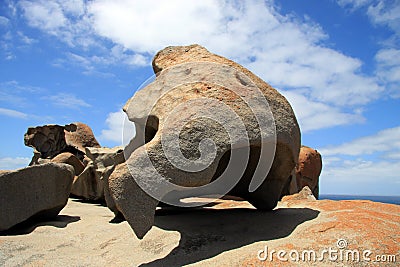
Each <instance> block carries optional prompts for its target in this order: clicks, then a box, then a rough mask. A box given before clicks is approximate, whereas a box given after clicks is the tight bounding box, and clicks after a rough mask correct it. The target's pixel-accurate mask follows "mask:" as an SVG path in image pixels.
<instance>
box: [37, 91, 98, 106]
mask: <svg viewBox="0 0 400 267" xmlns="http://www.w3.org/2000/svg"><path fill="white" fill-rule="evenodd" d="M43 99H45V100H48V101H50V102H51V104H52V105H54V106H60V107H65V108H72V109H77V108H80V107H84V108H87V107H91V105H90V104H88V103H86V102H85V101H84V100H83V99H80V98H77V97H76V96H74V95H72V94H66V93H58V94H56V95H52V96H45V97H43Z"/></svg>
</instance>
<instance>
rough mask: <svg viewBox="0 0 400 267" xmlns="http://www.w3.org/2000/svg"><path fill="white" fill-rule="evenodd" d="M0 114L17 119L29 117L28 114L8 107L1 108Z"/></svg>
mask: <svg viewBox="0 0 400 267" xmlns="http://www.w3.org/2000/svg"><path fill="white" fill-rule="evenodd" d="M0 115H4V116H8V117H13V118H17V119H27V118H28V114H26V113H23V112H20V111H17V110H13V109H7V108H0Z"/></svg>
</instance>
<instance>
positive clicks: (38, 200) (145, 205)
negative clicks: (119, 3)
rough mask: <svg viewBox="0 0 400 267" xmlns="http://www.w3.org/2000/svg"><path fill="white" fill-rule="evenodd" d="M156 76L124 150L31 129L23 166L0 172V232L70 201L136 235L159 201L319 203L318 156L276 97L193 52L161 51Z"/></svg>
mask: <svg viewBox="0 0 400 267" xmlns="http://www.w3.org/2000/svg"><path fill="white" fill-rule="evenodd" d="M153 70H154V73H155V74H156V79H155V81H153V82H152V83H150V84H149V85H147V86H146V87H144V88H143V89H141V90H139V91H138V92H136V93H135V95H134V96H133V97H132V98H131V99H129V100H128V102H127V103H126V105H125V107H124V111H125V112H126V114H127V115H128V118H129V120H131V121H133V122H134V123H135V127H136V136H135V137H134V138H133V139H132V140H131V142H130V143H129V144H128V145H127V146H126V147H125V148H122V147H115V148H104V147H101V146H100V145H99V143H98V142H97V140H96V138H95V137H94V135H93V132H92V130H91V129H90V128H89V126H87V125H85V124H83V123H71V124H69V125H65V126H60V125H45V126H39V127H35V128H29V129H28V131H27V133H26V134H25V138H24V139H25V144H26V145H27V146H30V147H32V148H34V156H33V158H32V161H31V163H30V166H29V167H27V168H24V169H21V170H17V171H11V172H3V173H2V172H0V197H1V198H2V203H7V205H4V206H3V205H2V207H1V208H0V230H5V229H8V228H10V227H11V226H13V225H15V224H17V223H19V222H21V221H24V220H26V219H28V218H30V217H32V216H38V215H43V214H44V215H51V216H55V215H57V214H58V212H59V211H60V210H61V209H62V208H63V207H64V206H65V204H66V202H67V198H68V196H74V197H79V198H82V199H86V200H91V201H104V202H105V203H106V204H107V206H108V207H109V208H110V209H111V210H112V211H113V212H114V213H115V214H116V216H123V217H124V218H125V219H126V220H127V221H128V223H129V225H130V226H131V228H132V229H133V231H134V232H135V234H136V236H137V237H139V238H143V236H144V235H145V234H146V233H147V232H148V231H149V230H150V228H151V227H152V226H153V223H154V215H155V210H156V207H157V206H158V205H159V204H160V203H164V204H168V205H175V204H176V203H177V205H178V206H181V205H182V206H185V205H186V204H184V202H183V201H182V200H184V199H187V198H190V197H199V196H217V197H221V196H223V195H230V196H235V197H240V198H242V199H245V200H247V201H249V202H250V203H251V204H252V205H253V206H254V207H256V208H257V209H260V210H272V209H273V208H275V206H276V204H277V202H278V201H279V200H280V199H281V198H282V197H283V196H284V195H289V194H294V193H297V192H299V191H301V189H302V188H303V187H304V186H308V187H309V188H310V190H311V191H312V194H313V195H314V197H315V198H318V190H319V189H318V188H319V187H318V177H319V174H320V172H321V169H322V161H321V155H320V154H319V153H318V152H317V151H316V150H314V149H311V148H309V147H305V146H301V145H300V143H301V140H300V129H299V125H298V123H297V119H296V117H295V114H294V112H293V110H292V108H291V106H290V104H289V102H288V101H287V100H286V99H285V97H284V96H282V95H281V94H280V93H279V92H278V91H277V90H275V89H274V88H272V87H271V86H270V85H269V84H267V83H266V82H264V81H263V80H261V79H260V78H259V77H257V76H256V75H254V74H253V73H251V72H250V71H249V70H247V69H245V68H244V67H242V66H241V65H239V64H237V63H235V62H233V61H231V60H229V59H226V58H224V57H221V56H218V55H215V54H212V53H210V52H209V51H208V50H206V49H205V48H204V47H201V46H199V45H191V46H179V47H167V48H165V49H163V50H162V51H160V52H158V53H157V55H156V56H155V57H154V59H153ZM221 181H222V182H221ZM3 185H4V186H3ZM21 197H22V199H23V200H22V201H20V200H18V199H19V198H21ZM15 202H18V204H15ZM16 205H18V208H17V209H16V208H15V207H16ZM186 206H188V205H186ZM16 210H18V211H16ZM17 213H19V214H17ZM17 215H18V216H17Z"/></svg>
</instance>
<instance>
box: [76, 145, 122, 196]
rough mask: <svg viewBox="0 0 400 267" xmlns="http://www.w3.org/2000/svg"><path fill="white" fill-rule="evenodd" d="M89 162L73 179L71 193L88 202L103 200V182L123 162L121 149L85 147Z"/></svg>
mask: <svg viewBox="0 0 400 267" xmlns="http://www.w3.org/2000/svg"><path fill="white" fill-rule="evenodd" d="M85 155H86V156H87V157H88V158H89V159H90V161H89V162H88V163H87V165H86V167H85V169H84V170H83V172H82V173H81V174H80V175H79V176H78V177H76V178H75V179H74V182H73V185H72V190H71V193H72V194H73V195H74V196H77V197H81V198H84V199H88V200H102V199H104V181H105V179H106V178H107V177H105V176H108V175H110V173H111V172H112V170H113V169H114V167H115V165H117V164H120V163H122V162H124V161H125V159H124V154H123V150H122V148H121V147H114V148H104V147H103V148H95V147H86V154H85ZM107 194H108V191H107Z"/></svg>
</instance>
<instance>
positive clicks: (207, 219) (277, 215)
mask: <svg viewBox="0 0 400 267" xmlns="http://www.w3.org/2000/svg"><path fill="white" fill-rule="evenodd" d="M166 212H167V211H166ZM163 213H164V212H163ZM318 214H319V211H317V210H313V209H309V208H285V209H277V210H273V211H269V212H263V211H259V210H253V209H246V208H235V209H223V210H215V209H190V210H188V211H187V212H185V213H180V212H172V213H171V214H170V215H169V216H156V217H155V225H156V226H157V227H159V228H161V229H165V230H175V231H176V230H178V231H179V232H180V234H181V240H180V242H179V245H178V246H177V247H176V248H174V249H173V250H172V251H171V253H170V254H168V255H167V256H166V257H165V258H162V259H158V260H155V261H153V262H150V263H147V264H143V265H141V266H183V265H186V264H191V263H195V262H199V261H202V260H204V259H208V258H211V257H214V256H216V255H218V254H220V253H222V252H225V251H229V250H232V249H236V248H240V247H243V246H246V245H249V244H252V243H254V242H258V241H268V240H273V239H278V238H283V237H286V236H288V235H290V234H291V233H292V232H293V230H294V229H295V228H296V227H297V226H298V225H300V224H302V223H304V222H306V221H308V220H312V219H315V218H316V217H317V216H318ZM163 215H166V214H163ZM254 253H256V251H255V252H254ZM255 255H256V254H255Z"/></svg>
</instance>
